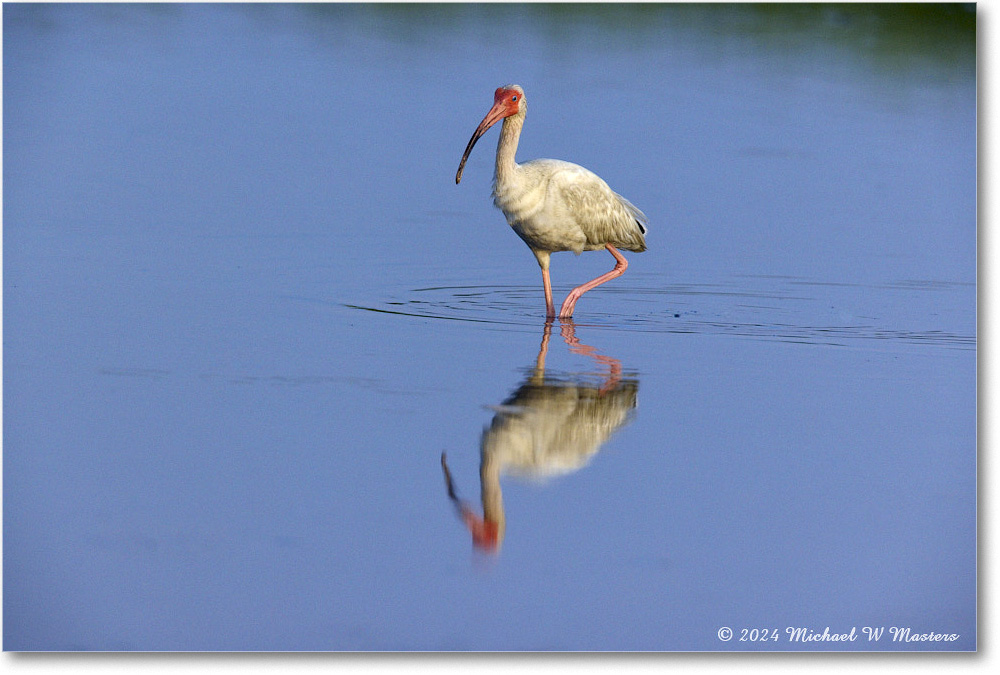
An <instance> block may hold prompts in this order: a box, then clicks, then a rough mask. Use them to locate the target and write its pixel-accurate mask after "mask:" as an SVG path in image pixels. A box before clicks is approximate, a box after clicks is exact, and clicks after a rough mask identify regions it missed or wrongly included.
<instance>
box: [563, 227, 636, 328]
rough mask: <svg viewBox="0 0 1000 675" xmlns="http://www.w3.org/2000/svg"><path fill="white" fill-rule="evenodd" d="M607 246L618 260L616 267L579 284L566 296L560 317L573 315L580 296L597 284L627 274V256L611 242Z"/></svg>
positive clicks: (565, 317) (566, 317) (564, 317)
mask: <svg viewBox="0 0 1000 675" xmlns="http://www.w3.org/2000/svg"><path fill="white" fill-rule="evenodd" d="M605 248H606V249H608V252H610V253H611V255H613V256H614V257H615V260H617V261H618V262H616V263H615V268H614V269H613V270H611V271H610V272H608V273H607V274H602V275H601V276H599V277H597V278H596V279H594V280H593V281H588V282H587V283H585V284H583V285H582V286H577V287H576V288H574V289H573V290H572V291H570V294H569V295H567V296H566V300H565V302H563V305H562V309H560V310H559V318H560V319H568V318H570V317H571V316H573V308H574V307H576V301H577V300H579V299H580V296H581V295H583V294H584V293H586V292H587V291H589V290H590V289H592V288H594V287H595V286H600V285H601V284H603V283H604V282H605V281H611V280H612V279H614V278H616V277H620V276H621V275H623V274H625V270H627V269H628V260H625V256H623V255H622V254H621V253H619V252H618V249H616V248H615V247H614V246H612V245H611V244H606V245H605Z"/></svg>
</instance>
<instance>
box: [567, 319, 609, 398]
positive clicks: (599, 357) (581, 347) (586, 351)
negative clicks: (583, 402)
mask: <svg viewBox="0 0 1000 675" xmlns="http://www.w3.org/2000/svg"><path fill="white" fill-rule="evenodd" d="M561 332H562V336H563V340H564V341H565V342H566V344H567V345H568V346H569V350H570V351H571V352H573V353H574V354H583V355H584V356H589V357H591V358H593V359H594V360H595V361H597V362H598V363H603V364H605V365H606V366H607V367H608V376H607V380H605V382H604V385H603V386H602V387H601V388H600V390H599V391H598V393H599V394H601V395H602V396H603V395H604V394H606V393H608V392H609V391H611V390H612V389H614V388H615V387H617V386H618V383H619V382H620V381H621V379H622V363H621V361H619V360H618V359H616V358H614V357H613V356H604V355H603V354H598V353H597V350H596V349H595V348H594V347H591V346H590V345H585V344H583V343H581V342H580V338H578V337H577V336H576V329H575V326H574V324H573V322H572V321H564V322H563V324H562V329H561Z"/></svg>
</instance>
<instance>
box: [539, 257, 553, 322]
mask: <svg viewBox="0 0 1000 675" xmlns="http://www.w3.org/2000/svg"><path fill="white" fill-rule="evenodd" d="M542 286H543V287H544V288H545V318H546V319H554V318H556V306H555V305H553V304H552V282H551V281H550V280H549V270H548V268H544V269H542Z"/></svg>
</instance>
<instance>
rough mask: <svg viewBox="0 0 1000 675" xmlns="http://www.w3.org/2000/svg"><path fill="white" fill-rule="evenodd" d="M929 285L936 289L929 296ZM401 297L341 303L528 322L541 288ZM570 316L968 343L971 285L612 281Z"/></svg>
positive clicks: (686, 329) (815, 338) (765, 336)
mask: <svg viewBox="0 0 1000 675" xmlns="http://www.w3.org/2000/svg"><path fill="white" fill-rule="evenodd" d="M748 279H749V280H750V283H748V281H747V280H748ZM753 281H756V282H757V283H752V282H753ZM565 290H568V289H563V291H562V292H563V294H564V293H565ZM559 293H560V291H557V292H556V295H557V296H558V295H559ZM928 294H937V295H939V296H940V298H937V297H936V296H935V298H932V299H931V301H930V302H929V303H928V302H927V295H928ZM956 295H960V296H961V297H960V298H956V297H954V296H956ZM399 296H401V298H402V299H394V300H387V301H383V302H381V303H377V304H376V303H372V304H369V305H361V304H351V303H345V304H346V306H347V307H350V308H352V309H359V310H365V311H371V312H381V313H385V314H395V315H399V316H411V317H420V318H427V319H442V320H449V321H468V322H476V323H488V324H497V325H506V326H511V327H514V326H526V327H536V326H538V324H539V322H540V321H543V320H544V315H543V311H544V310H543V308H542V303H541V292H540V289H538V288H535V287H534V286H496V285H491V286H432V287H424V288H415V289H411V290H407V291H403V292H401V293H400V294H399ZM602 296H603V297H602ZM609 296H613V300H610V301H609ZM906 296H910V297H909V298H907V297H906ZM918 296H922V297H918ZM969 297H971V303H970V302H969V301H968V298H969ZM588 299H589V300H590V302H588ZM956 305H957V306H959V307H962V306H965V305H969V312H968V313H969V314H971V320H968V321H967V323H968V324H969V329H968V330H956V329H955V328H954V326H953V325H947V324H949V323H955V322H956V321H955V320H954V316H953V315H954V311H955V310H954V307H955V306H956ZM938 308H939V309H940V311H935V310H936V309H938ZM576 315H577V316H576V321H575V323H576V324H577V325H581V326H583V325H586V326H591V327H595V328H606V329H614V330H623V331H638V332H651V333H677V334H693V335H731V336H736V337H743V338H751V339H756V340H772V341H780V342H792V343H802V344H810V345H827V346H849V345H851V344H857V343H858V342H859V341H881V342H885V343H888V344H913V345H924V346H934V347H944V348H950V349H962V350H975V349H976V335H975V319H974V317H975V286H974V284H959V283H951V282H938V281H902V282H894V283H885V284H877V285H864V284H854V283H830V282H819V281H815V282H814V281H809V280H804V279H797V278H792V277H744V278H737V279H736V280H734V281H732V282H723V283H704V284H671V285H663V286H659V287H655V288H654V287H621V286H619V287H609V288H602V289H596V290H594V291H591V292H590V293H589V294H588V295H587V296H586V297H585V298H584V299H583V300H581V301H580V304H579V305H577V311H576ZM949 317H951V318H949ZM959 318H960V319H961V318H967V317H961V316H960V317H959ZM959 323H960V321H959ZM935 324H937V325H935Z"/></svg>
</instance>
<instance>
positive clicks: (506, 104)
mask: <svg viewBox="0 0 1000 675" xmlns="http://www.w3.org/2000/svg"><path fill="white" fill-rule="evenodd" d="M523 100H524V92H522V91H519V90H518V89H515V88H513V87H499V88H497V90H496V91H495V92H494V93H493V107H492V108H490V111H489V112H488V113H486V117H484V118H483V121H482V122H480V123H479V126H478V127H477V128H476V133H474V134H472V139H471V140H469V144H468V145H467V146H466V147H465V154H463V155H462V162H461V164H459V165H458V173H457V174H455V182H456V183H459V182H461V180H462V170H463V169H465V161H466V160H467V159H469V154H470V153H471V152H472V146H474V145H475V144H476V141H478V140H479V137H480V136H482V135H483V134H485V133H486V130H487V129H489V128H490V127H491V126H493V125H494V124H496V123H497V122H499V121H500V120H502V119H504V118H505V117H510V116H511V115H516V114H518V113H519V112H521V110H522V107H521V106H522V105H523Z"/></svg>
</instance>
